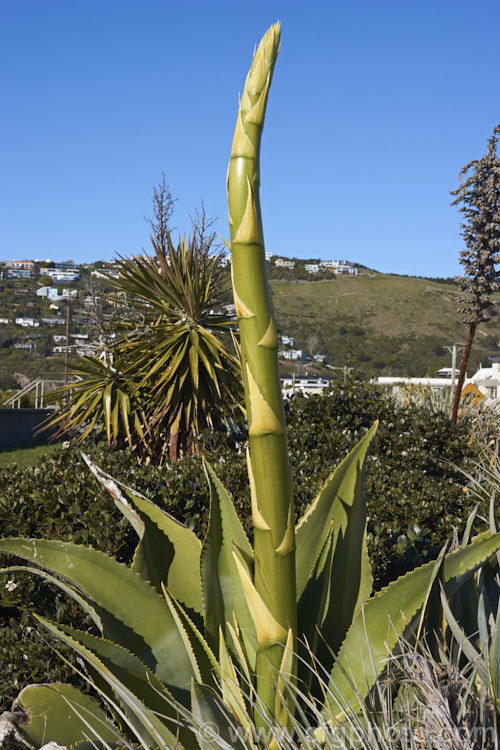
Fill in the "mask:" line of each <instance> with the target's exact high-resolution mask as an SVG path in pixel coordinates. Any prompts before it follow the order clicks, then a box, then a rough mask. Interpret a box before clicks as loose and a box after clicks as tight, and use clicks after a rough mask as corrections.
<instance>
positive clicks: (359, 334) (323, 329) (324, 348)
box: [0, 261, 500, 391]
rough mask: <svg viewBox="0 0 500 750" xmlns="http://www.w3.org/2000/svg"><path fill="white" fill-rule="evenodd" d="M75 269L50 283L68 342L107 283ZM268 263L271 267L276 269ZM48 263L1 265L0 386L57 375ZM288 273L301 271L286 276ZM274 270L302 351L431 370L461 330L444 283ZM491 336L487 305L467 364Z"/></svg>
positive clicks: (281, 307)
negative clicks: (23, 269) (12, 274)
mask: <svg viewBox="0 0 500 750" xmlns="http://www.w3.org/2000/svg"><path fill="white" fill-rule="evenodd" d="M299 264H303V261H299V263H298V264H297V266H299ZM97 265H98V266H100V265H102V264H97ZM78 268H79V273H80V277H79V278H78V279H77V280H75V281H73V282H67V283H64V284H62V283H59V284H57V283H54V284H53V285H52V286H55V287H60V291H61V292H62V287H68V288H69V290H70V291H68V294H71V295H73V297H72V300H71V325H70V344H71V349H72V350H73V351H77V350H80V349H81V348H82V347H85V340H86V341H87V342H88V345H90V343H91V341H92V340H95V339H96V338H97V337H98V335H99V326H98V325H97V324H96V320H95V312H96V310H95V307H96V305H95V302H96V300H95V299H94V302H92V299H91V297H92V295H91V294H90V293H91V292H92V288H93V289H94V292H95V291H98V292H102V291H103V290H104V289H105V288H106V286H107V284H106V282H105V281H103V280H102V278H100V279H98V278H96V277H95V274H94V273H93V272H95V270H96V264H91V265H87V266H80V267H78ZM270 268H273V275H276V272H277V270H276V269H275V268H274V267H273V266H270ZM47 272H48V270H47V268H44V267H41V266H38V265H37V266H35V270H34V271H33V275H32V276H31V277H30V278H22V279H21V278H9V275H8V274H9V270H8V269H7V268H6V267H5V266H3V267H2V269H1V270H0V391H1V390H6V389H9V388H18V387H19V386H22V385H24V384H25V383H26V382H28V381H29V380H31V379H33V378H35V377H44V378H47V377H51V376H52V377H54V376H55V377H62V374H63V371H64V357H63V354H62V351H61V350H62V348H63V347H62V346H61V344H64V340H63V339H65V337H64V333H65V312H66V300H63V299H55V300H52V299H49V298H41V297H39V296H38V295H37V290H38V289H39V288H40V287H41V286H42V284H47V283H50V280H49V279H47ZM302 272H303V273H302ZM292 273H294V274H299V275H300V273H301V274H302V276H303V277H305V278H298V279H297V278H290V276H291V275H292ZM283 276H287V278H286V279H283V278H282V279H272V280H271V289H272V294H273V300H274V305H275V309H276V319H277V324H278V328H279V329H280V331H281V332H282V334H283V335H288V336H293V338H294V344H293V347H294V348H296V349H303V350H304V351H305V352H306V353H307V354H308V355H309V356H313V355H315V354H323V355H326V362H327V363H328V364H329V365H330V366H337V367H342V366H344V365H349V366H351V367H353V368H354V369H355V370H356V371H357V372H361V373H366V374H369V375H376V374H379V375H382V374H385V375H389V374H391V375H405V374H408V375H425V374H435V373H436V371H437V370H438V369H439V368H440V367H449V366H450V365H451V355H450V353H449V352H448V351H447V350H446V348H445V347H446V346H451V345H452V344H453V343H455V342H460V341H463V340H464V337H465V335H466V328H465V326H463V325H462V324H461V323H460V321H459V318H458V315H457V312H456V302H455V297H456V295H457V288H456V287H455V286H454V285H453V284H449V283H438V282H437V281H432V280H427V279H420V278H413V277H404V276H392V275H386V274H381V273H377V272H375V271H369V270H367V269H363V273H362V274H360V275H358V276H351V275H345V276H341V275H340V276H336V277H334V278H332V277H331V275H330V274H329V273H328V274H327V278H326V279H325V278H324V275H323V278H322V279H318V278H317V277H315V276H312V275H311V274H307V273H306V272H305V271H303V268H301V267H300V268H299V267H297V268H295V269H294V270H293V272H290V271H288V270H286V269H284V271H283ZM89 294H90V296H89ZM98 306H99V305H98ZM19 316H26V317H30V318H33V319H35V320H36V322H37V327H31V326H21V325H18V324H16V322H15V321H16V319H19ZM48 321H50V322H48ZM111 325H112V324H111ZM111 330H112V328H111ZM499 342H500V317H497V313H496V311H495V310H494V311H493V316H492V320H491V321H490V322H489V323H488V324H483V325H482V326H480V327H479V329H478V331H477V334H476V339H475V343H474V347H473V352H472V358H471V364H470V366H469V372H470V373H471V372H473V371H474V370H475V368H476V366H477V365H478V364H479V362H483V363H486V362H487V359H488V356H492V355H496V354H497V355H500V348H499ZM58 345H59V346H58ZM55 350H56V351H55ZM290 369H294V370H295V371H297V372H306V371H307V372H310V373H311V372H318V373H324V374H326V373H327V372H328V373H329V374H330V375H331V374H332V370H329V369H328V368H326V367H324V366H314V365H312V364H311V363H310V362H308V363H293V364H291V363H288V362H287V363H285V362H283V371H284V372H286V371H287V370H290Z"/></svg>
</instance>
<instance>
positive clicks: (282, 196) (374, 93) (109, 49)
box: [0, 0, 500, 276]
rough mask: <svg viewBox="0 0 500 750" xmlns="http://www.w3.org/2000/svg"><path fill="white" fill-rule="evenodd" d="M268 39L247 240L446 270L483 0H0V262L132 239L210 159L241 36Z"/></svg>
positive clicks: (113, 249)
mask: <svg viewBox="0 0 500 750" xmlns="http://www.w3.org/2000/svg"><path fill="white" fill-rule="evenodd" d="M276 19H280V21H281V24H282V46H281V51H280V55H279V59H278V63H277V67H276V71H275V76H274V79H273V85H272V89H271V94H270V101H269V107H268V114H267V118H266V126H265V130H264V136H263V147H262V154H261V184H262V192H261V199H262V209H263V218H264V230H265V236H266V248H267V249H268V250H270V251H272V252H274V253H276V254H280V255H285V256H289V257H292V256H296V257H299V258H300V257H302V258H303V257H321V258H347V259H349V260H353V261H357V262H360V263H363V264H365V265H368V266H370V267H373V268H376V269H378V270H381V271H393V272H396V273H408V274H416V275H429V276H453V275H456V274H457V273H459V272H460V267H459V264H458V254H459V251H460V249H461V247H462V241H461V238H460V235H459V221H460V218H459V214H458V212H457V209H456V208H453V207H450V205H449V204H450V195H449V191H450V190H451V189H453V188H455V187H457V185H458V172H459V170H460V168H461V167H462V166H463V164H465V163H466V162H467V161H470V160H471V159H474V158H480V157H481V156H482V155H483V153H484V151H485V148H486V141H487V139H488V138H489V136H490V135H491V132H492V130H493V127H494V126H495V125H496V124H497V123H498V122H500V96H499V94H500V90H499V89H500V75H499V73H500V56H499V39H500V3H499V2H498V0H475V2H471V0H418V2H415V1H412V0H404V1H403V0H394V1H393V0H390V1H389V0H379V1H378V2H374V1H373V0H358V2H353V1H352V0H331V1H328V0H309V2H308V3H307V4H306V3H305V2H300V3H299V2H295V0H288V1H287V2H285V1H283V2H274V1H273V0H253V2H250V3H243V2H239V0H232V1H231V2H230V1H229V0H212V2H206V1H205V2H201V1H200V2H194V1H192V0H184V2H179V0H176V1H175V2H174V1H173V0H2V2H1V3H0V71H1V72H0V76H1V79H2V86H1V88H2V94H1V101H2V116H1V119H0V123H1V124H0V129H1V141H0V142H1V165H0V259H1V260H10V259H12V258H17V259H21V258H25V257H26V258H35V257H38V258H45V257H50V258H53V259H54V260H64V259H67V258H72V259H74V260H75V261H94V260H97V259H100V258H102V259H111V258H112V257H114V256H115V254H116V253H121V254H125V255H128V254H133V253H136V252H137V251H138V250H139V249H140V248H141V247H145V246H147V243H148V227H147V225H146V223H145V221H144V218H143V217H144V215H145V214H150V213H151V211H150V207H151V196H152V189H153V186H154V185H155V184H157V183H158V182H159V181H160V179H161V174H162V172H165V174H166V177H167V180H168V182H169V184H170V186H171V189H172V191H173V192H174V194H175V195H176V196H178V198H179V200H178V203H177V210H176V214H175V217H174V224H175V225H176V226H177V227H178V229H179V230H182V231H184V230H185V229H187V228H188V225H189V214H190V213H192V212H193V209H194V208H195V207H196V206H197V205H199V203H200V199H201V198H203V199H204V201H205V205H206V208H207V210H208V212H209V214H211V215H212V216H218V217H219V220H218V224H217V229H218V231H219V232H220V233H221V234H222V235H224V236H227V234H228V229H227V210H226V202H225V175H226V168H227V162H228V157H229V149H230V144H231V138H232V131H233V126H234V122H235V117H236V110H237V96H238V93H239V92H240V91H241V89H242V86H243V82H244V79H245V75H246V72H247V69H248V66H249V64H250V61H251V55H252V51H253V48H254V45H255V44H256V43H257V42H258V41H259V39H260V37H261V35H262V34H263V33H264V31H265V30H266V29H267V28H268V26H269V25H270V24H271V23H273V22H274V21H275V20H276Z"/></svg>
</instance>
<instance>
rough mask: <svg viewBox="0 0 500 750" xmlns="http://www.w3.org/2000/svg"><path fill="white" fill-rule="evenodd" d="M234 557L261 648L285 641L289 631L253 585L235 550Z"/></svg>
mask: <svg viewBox="0 0 500 750" xmlns="http://www.w3.org/2000/svg"><path fill="white" fill-rule="evenodd" d="M233 557H234V560H235V562H236V567H237V569H238V573H239V576H240V580H241V585H242V587H243V593H244V594H245V599H246V601H247V604H248V609H249V610H250V615H251V616H252V620H253V623H254V626H255V634H256V636H257V644H258V645H259V646H260V647H261V648H265V647H266V646H274V645H275V644H276V643H285V641H286V638H287V631H286V630H285V628H283V627H282V626H281V625H280V624H279V622H278V621H277V620H276V619H275V618H274V617H273V615H272V614H271V612H270V611H269V610H268V608H267V607H266V605H265V604H264V602H263V601H262V598H261V596H260V594H259V593H258V591H257V589H256V588H255V586H254V585H253V582H252V581H251V579H250V576H249V575H248V571H247V570H246V569H245V567H244V565H242V563H241V562H240V561H239V559H238V557H237V555H236V554H235V553H234V552H233Z"/></svg>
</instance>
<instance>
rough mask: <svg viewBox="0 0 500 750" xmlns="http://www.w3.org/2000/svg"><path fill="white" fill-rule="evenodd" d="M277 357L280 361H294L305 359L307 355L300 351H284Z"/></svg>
mask: <svg viewBox="0 0 500 750" xmlns="http://www.w3.org/2000/svg"><path fill="white" fill-rule="evenodd" d="M279 356H280V357H281V358H282V359H290V360H294V361H295V360H301V359H307V355H306V353H305V352H304V351H303V350H302V349H284V350H283V351H281V352H280V353H279Z"/></svg>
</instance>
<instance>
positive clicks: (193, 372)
mask: <svg viewBox="0 0 500 750" xmlns="http://www.w3.org/2000/svg"><path fill="white" fill-rule="evenodd" d="M151 242H152V246H153V249H154V253H155V254H154V256H152V257H151V256H147V255H144V256H139V257H135V258H120V259H119V261H118V262H117V263H115V264H114V266H113V268H114V269H116V270H118V272H119V277H118V278H112V279H110V281H111V283H112V285H113V287H114V289H115V291H114V294H113V295H112V296H113V297H114V298H115V299H116V300H119V301H120V304H122V305H123V300H124V297H125V299H126V302H127V306H128V309H129V310H130V311H131V315H130V319H127V320H125V321H123V323H122V324H121V334H122V335H121V336H120V337H119V339H118V340H117V342H116V344H115V345H114V346H113V351H112V355H113V356H112V364H111V363H110V362H107V363H99V365H96V364H95V360H92V362H93V364H94V365H95V367H96V368H97V370H98V371H99V373H100V375H101V376H102V377H101V385H102V387H101V388H100V389H99V386H98V384H97V383H96V377H92V379H88V378H87V379H84V380H83V382H82V383H80V384H79V386H78V391H76V392H75V391H74V392H73V395H72V396H71V397H70V399H69V401H68V402H67V404H66V405H65V406H64V407H63V409H62V411H61V412H60V413H59V414H58V416H57V418H56V419H57V421H58V422H59V423H60V424H64V423H66V424H67V426H71V427H76V426H80V425H83V424H84V423H85V424H86V423H89V421H90V422H91V423H92V424H100V426H101V427H102V428H103V429H105V430H106V434H107V439H108V442H111V443H112V442H115V443H116V442H120V441H122V442H127V443H128V444H129V446H130V447H131V448H132V449H133V450H135V451H136V452H137V453H138V455H139V456H141V457H142V458H143V459H146V460H153V461H155V462H159V463H162V462H163V460H164V459H165V457H166V456H167V455H168V456H169V457H170V458H171V459H175V458H177V457H178V456H179V455H180V454H181V453H185V452H193V451H195V450H196V449H197V443H196V438H197V436H198V435H199V434H200V432H201V431H202V430H204V429H206V428H213V429H218V428H221V427H222V426H224V425H225V423H226V421H227V418H228V417H230V416H232V414H233V413H234V410H235V408H236V407H237V405H238V403H239V401H240V399H241V394H242V387H241V383H240V371H239V363H238V360H237V359H236V358H235V357H234V356H233V355H232V354H231V353H230V351H229V349H228V348H227V345H226V341H225V339H226V338H228V337H229V322H228V320H227V317H226V316H225V315H223V314H222V313H221V303H222V301H223V299H224V297H225V294H226V293H227V288H228V274H227V273H225V272H224V271H223V269H222V266H221V254H211V253H210V248H209V247H208V246H207V244H206V243H203V244H199V243H197V242H196V235H195V237H194V238H193V239H186V238H184V239H181V240H180V241H179V244H178V245H177V247H175V246H174V245H173V243H172V239H171V235H170V233H169V232H167V233H166V242H161V243H160V242H158V241H157V239H155V238H154V237H151ZM132 313H133V314H132ZM138 320H139V321H140V322H139V323H138ZM89 359H90V358H86V360H85V363H81V364H80V365H79V366H77V368H75V370H77V371H78V374H80V376H82V375H84V373H82V366H81V365H82V364H84V365H85V367H87V369H88V368H89V366H90V362H89ZM84 394H86V395H87V398H85V397H84ZM110 397H111V403H110ZM79 420H80V422H79ZM113 420H114V421H113ZM88 431H89V430H88V425H87V428H86V430H85V432H84V433H83V434H87V433H88Z"/></svg>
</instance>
